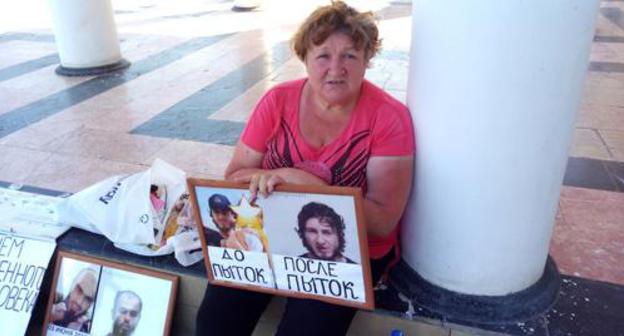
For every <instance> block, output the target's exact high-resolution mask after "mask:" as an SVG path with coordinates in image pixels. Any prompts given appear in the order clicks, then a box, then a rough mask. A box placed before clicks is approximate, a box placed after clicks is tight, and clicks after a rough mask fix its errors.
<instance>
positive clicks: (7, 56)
mask: <svg viewBox="0 0 624 336" xmlns="http://www.w3.org/2000/svg"><path fill="white" fill-rule="evenodd" d="M321 3H326V1H320V0H306V1H287V0H265V1H264V6H263V7H262V8H261V9H260V10H256V11H253V12H247V13H237V12H233V11H231V10H230V8H231V6H232V1H231V0H230V1H226V0H196V1H191V0H184V1H182V0H179V1H175V2H169V1H164V0H115V1H113V6H114V9H115V19H116V21H117V27H118V32H119V37H120V39H121V43H120V46H121V49H122V54H123V56H124V57H125V58H126V59H128V60H129V61H130V62H132V66H131V68H129V69H128V70H127V71H126V72H125V73H123V74H118V75H112V76H100V77H83V78H67V77H59V76H57V75H56V74H55V73H54V68H55V67H56V65H57V62H58V56H57V55H56V47H55V45H54V41H53V33H52V31H51V23H50V18H49V13H48V11H47V9H46V8H45V7H42V6H41V5H40V4H39V3H38V2H36V1H35V0H24V1H21V2H19V4H17V3H11V4H10V5H8V4H3V5H0V7H2V9H1V10H0V181H5V182H10V183H17V184H26V185H32V186H37V187H43V188H49V189H54V190H61V191H67V192H75V191H78V190H81V189H83V188H85V187H87V186H89V185H90V184H92V183H95V182H97V181H99V180H101V179H103V178H105V177H108V176H110V175H114V174H126V173H131V172H136V171H140V170H143V169H146V167H148V166H149V165H150V163H151V162H152V161H153V160H154V159H155V158H162V159H164V160H166V161H168V162H170V163H172V164H174V165H176V166H178V167H180V168H182V169H184V170H185V171H186V172H187V173H188V174H189V175H190V176H196V177H210V178H220V177H221V176H222V174H223V171H224V168H225V165H226V164H227V162H228V160H229V159H230V157H231V155H232V149H233V147H232V145H233V144H234V143H235V141H236V138H237V136H238V134H239V133H240V131H241V129H242V127H243V126H244V123H245V121H246V119H247V118H248V116H249V112H250V111H251V109H252V107H253V106H254V104H255V102H256V101H257V99H258V97H259V96H260V95H261V94H262V93H263V92H264V91H265V90H266V89H267V88H268V87H270V86H272V85H274V84H276V83H279V82H281V81H284V80H287V79H292V78H296V77H299V76H302V75H303V74H304V69H303V67H302V66H301V64H300V63H299V62H298V61H297V59H296V57H293V55H292V54H291V53H290V52H289V51H288V39H289V38H290V36H291V34H292V32H293V29H294V28H295V26H296V23H298V22H300V21H301V19H302V18H303V17H304V16H305V15H306V14H307V13H309V12H310V10H311V9H312V8H314V7H315V6H316V5H318V4H321ZM352 3H353V4H354V5H356V6H360V7H362V8H367V9H371V10H374V11H376V13H378V15H379V16H380V19H381V20H380V28H381V34H382V37H383V39H384V40H383V42H384V49H383V52H382V53H381V54H380V55H379V56H378V57H377V58H376V59H375V60H374V62H373V67H372V68H371V69H369V70H368V72H367V78H369V79H370V80H371V81H373V82H375V83H376V84H377V85H379V86H381V87H383V88H385V89H386V90H388V91H389V92H391V93H392V94H393V95H395V96H396V97H397V98H398V99H400V100H403V101H405V95H406V82H407V71H406V69H407V66H408V63H409V42H410V39H409V32H410V23H411V22H410V20H411V7H410V5H409V1H386V0H370V1H352ZM362 5H363V6H362ZM284 12H286V13H288V15H282V14H281V13H284ZM597 22H598V24H597V27H596V34H595V35H596V37H595V42H594V44H593V49H592V53H591V64H590V71H589V72H588V74H587V79H586V85H585V93H584V97H583V103H582V106H581V110H580V113H579V116H578V121H577V124H576V129H575V132H574V142H573V144H572V147H571V149H570V156H571V159H570V162H569V165H568V171H567V173H566V179H565V182H564V184H565V186H564V187H563V188H562V191H561V200H560V209H559V213H558V216H557V218H556V223H557V224H556V227H555V230H554V234H553V239H552V245H551V254H552V255H553V257H554V259H555V260H556V262H557V263H558V265H559V268H560V271H561V272H563V273H564V274H568V275H574V276H578V277H583V278H588V279H594V280H599V281H602V282H609V283H612V284H616V285H622V286H624V266H623V265H624V234H623V232H624V1H621V0H609V1H606V0H605V1H603V2H602V3H601V9H600V14H599V17H598V21H597ZM368 320H369V321H372V320H374V319H368ZM372 323H373V324H375V323H377V322H372ZM379 323H381V324H382V325H383V324H384V323H385V324H388V323H394V322H388V321H381V322H379ZM386 327H387V325H386ZM386 327H380V328H381V329H374V330H383V332H384V333H385V332H386V331H387V328H386ZM384 328H385V329H384ZM423 328H425V329H416V330H421V331H420V332H421V333H423V334H427V335H438V334H440V335H441V334H448V333H449V332H450V329H447V328H443V329H444V331H443V332H442V333H438V331H432V332H429V331H426V330H428V329H426V327H423ZM357 330H358V329H357V327H356V329H354V330H353V334H365V333H366V330H364V331H357ZM380 332H381V331H380ZM467 332H469V333H471V332H472V331H465V330H462V331H453V335H464V334H465V333H467Z"/></svg>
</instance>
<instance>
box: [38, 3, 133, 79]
mask: <svg viewBox="0 0 624 336" xmlns="http://www.w3.org/2000/svg"><path fill="white" fill-rule="evenodd" d="M50 8H51V10H52V21H53V24H54V39H55V41H56V46H57V48H58V52H59V57H60V59H61V65H60V66H59V67H58V68H57V69H56V72H57V73H58V74H60V75H67V76H86V75H97V74H101V73H107V72H111V71H117V70H120V69H123V68H126V67H128V66H129V65H130V63H128V62H127V61H126V60H124V59H123V58H122V57H121V51H120V50H119V41H118V39H117V30H116V27H115V20H114V18H113V7H112V5H111V0H87V1H85V0H50Z"/></svg>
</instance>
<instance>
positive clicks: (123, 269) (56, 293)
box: [44, 251, 178, 336]
mask: <svg viewBox="0 0 624 336" xmlns="http://www.w3.org/2000/svg"><path fill="white" fill-rule="evenodd" d="M177 281H178V278H177V277H176V276H173V275H168V274H165V273H160V272H154V271H150V270H145V269H140V268H136V267H131V266H128V265H124V264H118V263H113V262H110V261H106V260H102V259H97V258H92V257H87V256H82V255H78V254H73V253H68V252H62V251H61V252H59V255H58V258H57V263H56V269H55V272H54V280H53V282H52V288H53V290H52V293H50V300H49V302H48V307H47V313H46V319H45V325H44V334H46V335H133V336H140V335H169V329H170V327H171V316H172V313H173V304H174V301H175V292H176V289H177Z"/></svg>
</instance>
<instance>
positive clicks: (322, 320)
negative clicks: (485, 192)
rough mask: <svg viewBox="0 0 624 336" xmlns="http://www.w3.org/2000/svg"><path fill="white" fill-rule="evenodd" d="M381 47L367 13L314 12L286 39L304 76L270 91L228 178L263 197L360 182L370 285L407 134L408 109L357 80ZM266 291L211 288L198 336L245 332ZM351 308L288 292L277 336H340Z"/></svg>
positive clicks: (410, 153) (388, 244)
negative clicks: (286, 187)
mask: <svg viewBox="0 0 624 336" xmlns="http://www.w3.org/2000/svg"><path fill="white" fill-rule="evenodd" d="M379 46H380V40H379V37H378V31H377V27H376V25H375V22H374V19H373V15H372V13H370V12H367V13H360V12H358V11H356V10H355V9H353V8H351V7H349V6H347V5H346V4H344V3H343V2H340V1H336V2H333V3H332V4H331V5H328V6H325V7H321V8H319V9H317V10H316V11H314V12H313V13H312V14H311V15H310V16H309V17H308V18H307V19H306V21H305V22H304V23H303V24H302V25H301V27H300V28H299V30H298V32H297V33H296V34H295V36H294V38H293V49H294V51H295V53H296V54H297V56H298V57H299V59H300V60H301V61H302V62H303V63H304V64H305V66H306V70H307V74H308V78H304V79H300V80H295V81H291V82H287V83H283V84H281V85H278V86H277V87H275V88H273V89H271V90H269V92H267V93H266V94H265V95H264V97H263V98H262V99H261V100H260V102H258V104H257V105H256V108H255V110H254V112H253V114H252V116H251V118H250V120H249V122H248V124H247V127H246V129H245V130H244V132H243V134H242V135H241V139H240V141H239V143H238V144H237V146H236V149H235V152H234V156H233V158H232V161H231V162H230V164H229V165H228V167H227V169H226V178H227V179H229V180H234V181H237V182H244V183H249V184H250V191H251V192H252V194H253V195H254V196H255V194H256V193H258V192H259V193H260V194H262V195H263V196H264V197H267V196H268V194H270V193H271V192H272V191H273V190H274V188H275V186H277V185H279V184H283V183H291V184H317V185H338V186H352V187H360V188H362V191H363V194H364V195H365V198H364V213H365V216H366V225H367V232H368V237H369V238H368V240H369V252H370V257H371V269H372V276H373V281H374V283H376V282H377V281H378V280H379V279H380V277H381V275H382V273H383V272H384V270H385V269H386V268H387V266H388V264H389V263H390V262H391V261H392V260H393V257H394V256H395V255H397V253H398V250H397V247H396V243H397V232H398V226H397V223H398V222H399V219H400V217H401V215H402V213H403V210H404V208H405V204H406V202H407V197H408V194H409V190H410V186H411V178H412V170H413V158H414V135H413V129H412V125H411V120H410V118H409V113H408V111H407V108H406V107H405V106H404V105H403V104H401V103H400V102H398V101H397V100H395V99H394V98H392V97H391V96H390V95H388V94H387V93H385V92H384V91H383V90H381V89H380V88H378V87H376V86H374V85H373V84H371V83H370V82H368V81H366V80H365V79H364V74H365V72H366V68H367V66H368V64H369V61H370V59H371V58H372V57H373V56H374V55H375V54H376V53H377V51H378V49H379ZM270 298H271V296H270V295H267V294H261V293H253V292H245V291H239V290H234V289H229V288H225V287H216V286H209V287H208V289H207V290H206V295H205V297H204V301H203V302H202V305H201V307H200V309H199V312H198V318H197V334H198V335H200V334H201V335H204V334H214V335H249V334H251V332H252V331H253V329H254V327H255V325H256V323H257V321H258V319H259V317H260V315H261V314H262V312H263V311H264V309H265V308H266V306H267V304H268V302H269V300H270ZM355 312H356V310H355V309H353V308H348V307H342V306H334V305H331V304H328V303H323V302H319V301H316V300H306V299H294V298H289V299H288V302H287V304H286V309H285V312H284V315H283V317H282V321H281V323H280V325H279V329H278V334H279V335H308V334H309V335H344V334H345V333H346V332H347V330H348V328H349V325H350V323H351V320H352V319H353V316H354V315H355Z"/></svg>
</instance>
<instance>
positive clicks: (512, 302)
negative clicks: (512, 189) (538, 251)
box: [390, 256, 561, 324]
mask: <svg viewBox="0 0 624 336" xmlns="http://www.w3.org/2000/svg"><path fill="white" fill-rule="evenodd" d="M390 277H391V282H392V284H393V285H394V287H396V289H397V290H398V291H399V292H401V293H402V294H403V295H404V296H406V297H407V298H408V299H409V300H410V301H412V302H413V303H415V304H416V305H419V306H422V307H425V308H427V309H429V310H431V311H432V312H435V313H438V314H440V315H442V316H444V318H445V319H448V320H454V321H457V322H467V323H476V324H501V323H516V322H523V321H527V320H530V319H532V318H534V317H536V316H538V315H540V314H542V313H544V312H545V311H547V310H548V309H549V308H550V307H551V306H552V305H553V304H554V302H555V299H556V298H557V294H558V293H559V287H560V283H561V276H560V274H559V271H558V270H557V265H556V264H555V262H554V260H552V258H551V257H550V256H549V257H548V259H547V261H546V266H545V267H544V274H543V275H542V277H541V278H540V279H539V280H538V281H537V282H536V283H535V284H533V285H532V286H530V287H529V288H527V289H525V290H522V291H520V292H516V293H512V294H509V295H503V296H481V295H468V294H462V293H457V292H453V291H450V290H448V289H444V288H442V287H439V286H436V285H434V284H432V283H430V282H428V281H427V280H425V279H424V278H422V277H421V276H420V275H419V274H418V273H416V272H415V271H414V270H413V269H412V268H411V267H410V266H409V265H408V264H407V263H406V262H405V261H403V260H401V262H400V263H399V264H398V265H397V266H396V267H395V268H394V269H393V270H392V273H391V274H390Z"/></svg>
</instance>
